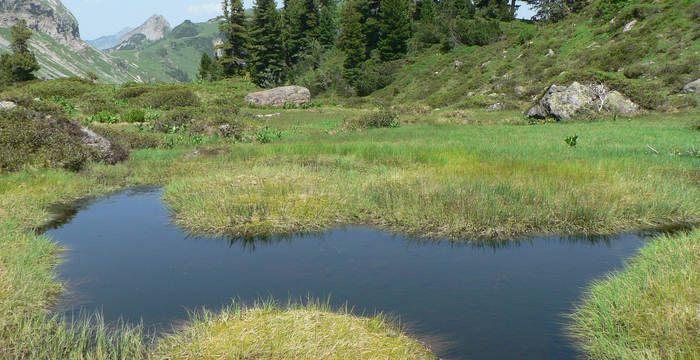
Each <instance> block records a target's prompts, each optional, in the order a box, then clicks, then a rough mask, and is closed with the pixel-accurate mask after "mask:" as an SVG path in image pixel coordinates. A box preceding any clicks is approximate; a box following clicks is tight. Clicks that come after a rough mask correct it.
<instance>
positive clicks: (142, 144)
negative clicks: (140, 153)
mask: <svg viewBox="0 0 700 360" xmlns="http://www.w3.org/2000/svg"><path fill="white" fill-rule="evenodd" d="M91 127H92V129H93V130H94V131H95V132H97V133H98V134H100V135H102V136H104V137H106V138H109V139H110V140H111V141H113V142H116V143H117V144H119V145H121V146H123V147H124V148H126V149H130V150H141V149H155V148H165V140H164V139H163V135H158V134H154V133H151V132H147V131H140V130H138V129H134V128H124V127H120V126H114V125H92V126H91Z"/></svg>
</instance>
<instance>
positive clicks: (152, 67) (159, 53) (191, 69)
mask: <svg viewBox="0 0 700 360" xmlns="http://www.w3.org/2000/svg"><path fill="white" fill-rule="evenodd" d="M218 36H219V25H218V23H216V22H206V23H198V24H195V23H192V22H190V21H185V22H184V23H182V24H180V25H179V26H177V27H175V28H174V29H173V31H172V32H170V33H168V34H167V35H166V37H165V38H163V39H161V40H159V41H157V42H155V43H153V44H150V45H147V46H146V47H145V48H143V49H140V50H119V51H113V52H110V54H111V55H112V56H114V57H116V58H120V59H123V60H125V61H128V62H132V63H135V64H136V65H137V66H138V67H139V68H140V69H141V70H142V71H144V72H146V73H147V74H148V76H147V78H145V79H144V81H149V82H155V81H162V82H186V81H192V80H195V79H196V76H197V70H198V69H199V59H200V57H201V56H202V53H205V52H206V53H209V54H213V53H214V42H215V41H216V39H217V37H218Z"/></svg>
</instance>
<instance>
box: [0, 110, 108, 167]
mask: <svg viewBox="0 0 700 360" xmlns="http://www.w3.org/2000/svg"><path fill="white" fill-rule="evenodd" d="M1 115H2V121H0V170H1V171H15V170H20V169H22V168H23V167H25V166H36V167H48V168H54V167H55V168H65V169H69V170H74V171H77V170H80V169H81V168H83V166H84V165H85V164H86V163H87V161H88V160H90V158H91V157H92V156H93V155H94V154H93V152H92V151H91V150H90V149H89V148H88V147H86V146H85V145H83V144H82V142H81V141H80V137H81V136H82V133H81V131H80V128H79V126H78V125H76V124H73V123H72V122H70V121H68V120H67V119H65V118H61V117H56V116H50V115H45V114H41V113H38V112H35V111H32V110H27V109H23V108H19V107H18V108H16V109H13V110H4V111H2V114H1Z"/></svg>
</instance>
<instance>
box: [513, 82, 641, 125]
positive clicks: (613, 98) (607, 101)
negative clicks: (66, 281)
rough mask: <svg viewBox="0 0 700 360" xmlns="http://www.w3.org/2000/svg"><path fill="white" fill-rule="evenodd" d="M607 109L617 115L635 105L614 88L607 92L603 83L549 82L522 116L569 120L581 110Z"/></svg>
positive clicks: (634, 107)
mask: <svg viewBox="0 0 700 360" xmlns="http://www.w3.org/2000/svg"><path fill="white" fill-rule="evenodd" d="M603 110H605V111H609V112H612V113H618V114H632V113H635V112H637V111H639V110H640V108H639V106H638V105H637V104H635V103H633V102H632V101H631V100H629V99H628V98H627V97H625V96H624V95H622V94H621V93H620V92H618V91H611V90H609V89H608V88H607V87H605V86H604V85H600V84H589V85H583V84H579V83H578V82H573V83H572V84H571V85H569V86H568V87H567V86H557V85H552V86H550V87H549V89H547V91H546V92H545V94H544V95H543V96H542V98H540V100H539V101H538V102H537V103H536V104H535V105H533V106H532V107H531V108H530V109H529V110H528V111H527V112H526V115H527V116H529V117H534V118H539V119H544V118H548V117H553V118H555V119H557V120H569V119H571V118H572V117H573V116H575V115H577V114H581V113H584V112H587V111H588V112H595V111H597V112H601V111H603Z"/></svg>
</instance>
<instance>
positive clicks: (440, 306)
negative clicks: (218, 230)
mask: <svg viewBox="0 0 700 360" xmlns="http://www.w3.org/2000/svg"><path fill="white" fill-rule="evenodd" d="M161 197H162V191H161V190H158V189H132V190H127V191H124V192H122V193H119V194H116V195H113V196H110V197H107V198H104V199H97V200H91V201H83V202H81V203H79V204H76V205H73V206H68V207H64V208H63V209H60V210H61V212H62V213H63V214H64V216H63V217H62V218H59V220H58V221H57V222H55V223H54V224H52V226H50V228H49V229H48V230H47V234H48V235H50V236H52V237H53V238H54V239H55V240H56V241H58V242H59V243H60V244H61V245H64V246H66V247H67V249H68V250H67V251H66V252H65V253H64V259H65V262H63V263H62V264H61V265H60V266H59V267H58V274H59V276H60V278H61V279H63V280H66V281H67V282H68V284H69V290H70V294H69V296H68V300H67V301H66V302H67V303H68V304H69V306H70V308H71V309H76V310H77V309H100V310H102V312H103V313H104V316H105V318H106V319H107V320H115V319H117V318H119V317H123V318H125V319H127V320H130V321H134V322H136V321H139V320H140V319H143V321H144V323H145V324H146V325H149V326H156V327H161V326H167V325H166V324H170V322H172V321H178V320H182V319H184V318H186V317H187V310H188V309H197V308H200V307H202V306H206V307H208V308H212V309H216V308H220V307H222V306H224V305H227V304H230V303H231V299H232V298H239V299H241V300H243V301H244V302H250V301H253V300H255V299H258V298H261V297H262V298H268V297H270V296H272V297H274V298H277V299H279V300H282V301H283V302H284V301H286V300H287V299H289V298H290V297H291V298H294V299H299V298H305V297H306V296H307V295H311V296H314V297H320V298H324V299H325V298H327V297H328V296H329V295H330V297H331V302H332V303H334V304H336V305H342V304H344V303H346V302H347V303H348V305H349V306H351V307H354V309H355V311H356V312H359V313H366V314H373V313H374V312H375V311H382V312H386V313H391V314H394V315H397V316H398V317H400V319H401V321H402V323H403V324H404V325H406V326H407V327H408V329H409V332H411V333H412V334H413V335H414V336H416V337H418V338H420V339H423V340H424V341H425V342H427V343H429V344H431V346H432V347H433V349H434V350H435V351H436V352H437V353H438V355H440V356H441V357H443V358H448V359H452V358H454V359H479V360H481V359H538V360H543V359H573V358H576V357H578V356H579V354H578V352H577V351H576V349H575V348H574V346H573V345H572V344H571V342H570V341H569V339H568V338H567V337H566V336H565V335H564V330H563V328H564V324H565V322H566V318H565V314H567V313H569V312H571V309H572V308H573V306H574V304H575V303H576V302H577V301H578V300H579V299H580V297H581V295H582V291H583V289H584V288H585V287H586V286H587V284H589V283H590V281H591V280H592V279H594V278H596V277H600V276H602V275H604V274H605V273H607V272H609V271H611V270H613V269H616V268H619V267H620V266H621V264H622V261H623V260H624V259H625V258H627V257H629V256H631V255H634V254H635V252H636V251H637V249H638V248H639V247H640V246H641V245H642V244H643V242H644V240H643V237H642V236H641V235H635V234H627V235H619V236H614V237H607V238H600V237H597V238H586V237H577V238H561V237H546V238H534V239H531V240H525V241H520V242H509V243H505V244H502V245H499V246H497V247H494V246H488V245H482V246H477V245H469V244H455V243H450V242H447V241H443V242H425V241H420V240H416V239H411V238H406V237H401V236H394V235H392V234H389V233H386V232H383V231H379V230H376V229H369V228H361V227H352V228H347V229H338V230H333V231H328V232H325V233H322V234H310V235H299V236H291V237H273V238H269V239H266V240H262V239H257V240H241V239H238V240H229V239H215V238H206V237H193V236H188V234H187V233H186V232H184V231H182V230H181V229H180V228H178V227H177V226H175V225H173V224H172V223H171V219H170V213H169V212H168V209H167V208H166V207H165V206H164V204H163V203H162V202H161ZM70 311H73V310H70Z"/></svg>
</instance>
